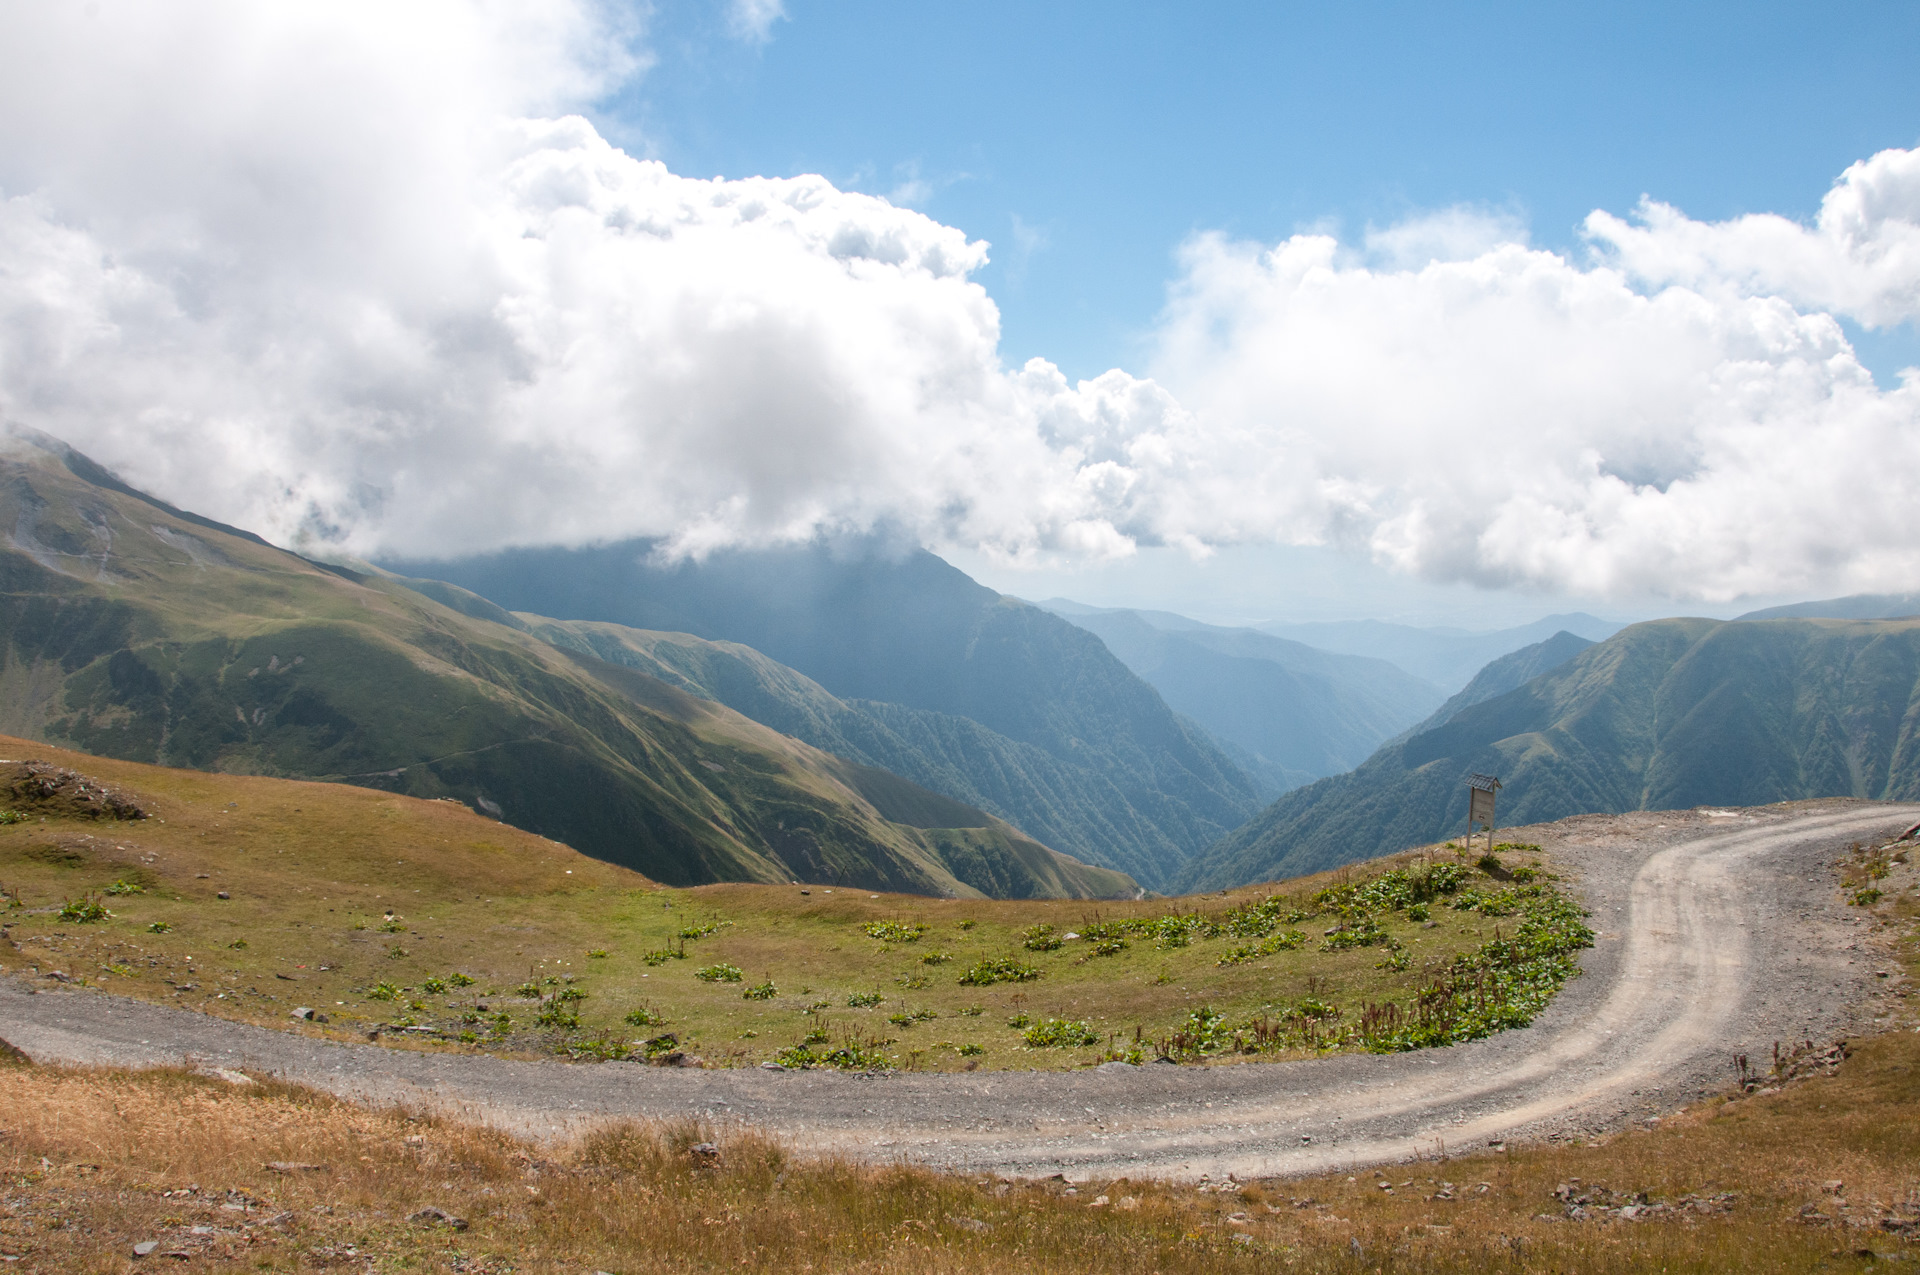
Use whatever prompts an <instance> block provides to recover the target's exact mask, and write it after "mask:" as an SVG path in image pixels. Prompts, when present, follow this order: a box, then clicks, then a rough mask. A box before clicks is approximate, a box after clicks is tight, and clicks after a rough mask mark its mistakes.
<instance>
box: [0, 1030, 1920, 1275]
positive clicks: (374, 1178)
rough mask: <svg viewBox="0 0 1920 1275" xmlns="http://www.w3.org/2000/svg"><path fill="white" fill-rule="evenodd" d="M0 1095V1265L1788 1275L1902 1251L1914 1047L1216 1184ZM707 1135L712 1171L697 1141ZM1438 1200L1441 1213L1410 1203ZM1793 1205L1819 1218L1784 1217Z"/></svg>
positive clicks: (325, 1108)
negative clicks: (1623, 1207) (1616, 1130)
mask: <svg viewBox="0 0 1920 1275" xmlns="http://www.w3.org/2000/svg"><path fill="white" fill-rule="evenodd" d="M0 1103H3V1104H4V1110H5V1111H6V1112H7V1113H8V1114H7V1116H6V1128H5V1135H4V1141H3V1142H0V1177H4V1179H5V1188H4V1190H5V1195H4V1215H0V1252H4V1253H5V1254H6V1255H8V1256H10V1257H15V1258H18V1259H19V1260H20V1265H19V1267H18V1269H23V1270H37V1271H61V1272H66V1271H102V1272H105V1271H114V1272H119V1271H124V1270H127V1269H129V1267H130V1260H129V1259H130V1256H131V1254H132V1253H133V1246H134V1245H135V1244H137V1243H139V1242H142V1241H154V1242H156V1243H157V1246H158V1247H157V1249H156V1251H155V1254H154V1255H153V1256H151V1257H148V1258H147V1259H144V1262H143V1265H144V1264H153V1263H155V1261H156V1260H157V1259H158V1258H159V1257H160V1256H161V1255H163V1254H166V1253H169V1252H177V1253H184V1254H187V1255H188V1256H187V1257H186V1258H185V1259H184V1261H182V1259H174V1260H173V1261H169V1262H167V1263H166V1264H167V1265H168V1266H169V1268H172V1267H173V1266H174V1265H175V1263H176V1262H178V1263H180V1266H181V1268H182V1269H189V1270H211V1271H243V1270H247V1271H251V1270H283V1271H290V1270H306V1269H313V1268H317V1267H331V1268H335V1269H346V1270H361V1269H365V1270H401V1269H413V1270H436V1271H506V1270H509V1269H511V1270H517V1271H528V1272H532V1271H554V1272H561V1271H566V1272H591V1271H596V1270H605V1271H611V1272H619V1273H620V1275H637V1273H638V1272H654V1271H706V1270H712V1271H720V1270H729V1271H737V1270H762V1271H780V1272H793V1271H822V1272H824V1271H888V1272H894V1271H897V1272H912V1273H920V1272H962V1271H966V1272H976V1271H981V1270H992V1271H1000V1270H1019V1271H1060V1272H1067V1271H1088V1272H1150V1271H1168V1272H1183V1271H1194V1272H1201V1271H1204V1272H1232V1271H1272V1270H1289V1271H1330V1272H1331V1271H1469V1270H1470V1271H1473V1272H1476V1273H1479V1275H1484V1273H1485V1272H1493V1271H1643V1270H1662V1271H1674V1272H1680V1271H1781V1272H1788V1271H1792V1272H1801V1271H1811V1270H1821V1269H1834V1270H1841V1269H1852V1268H1855V1267H1856V1266H1858V1265H1859V1263H1860V1262H1861V1261H1862V1260H1864V1259H1863V1258H1861V1257H1860V1256H1858V1254H1859V1253H1861V1252H1862V1251H1872V1252H1874V1253H1875V1254H1878V1255H1882V1256H1894V1255H1896V1254H1902V1255H1913V1254H1912V1252H1911V1246H1910V1245H1908V1244H1907V1242H1906V1241H1904V1240H1903V1239H1902V1238H1901V1237H1900V1236H1898V1235H1896V1234H1893V1233H1890V1232H1888V1231H1886V1230H1884V1229H1882V1227H1881V1223H1882V1219H1885V1218H1893V1219H1894V1220H1895V1221H1896V1222H1897V1223H1899V1224H1902V1225H1904V1224H1905V1222H1907V1221H1911V1220H1912V1219H1913V1218H1915V1217H1916V1212H1915V1209H1914V1206H1915V1205H1916V1204H1920V1194H1916V1193H1917V1192H1920V1036H1916V1035H1915V1034H1914V1033H1911V1032H1903V1033H1895V1034H1889V1035H1886V1036H1882V1037H1879V1038H1876V1039H1873V1040H1870V1041H1866V1042H1864V1043H1862V1045H1861V1046H1860V1047H1859V1048H1858V1049H1857V1050H1856V1051H1855V1053H1854V1055H1853V1057H1852V1058H1851V1059H1850V1060H1849V1061H1848V1062H1847V1063H1846V1064H1845V1065H1844V1066H1843V1067H1842V1069H1841V1070H1840V1072H1839V1074H1838V1075H1835V1076H1831V1077H1817V1078H1814V1079H1811V1080H1807V1081H1804V1082H1802V1083H1800V1084H1797V1085H1794V1086H1792V1087H1790V1088H1788V1089H1786V1090H1784V1091H1782V1092H1779V1093H1776V1094H1770V1095H1766V1096H1755V1097H1747V1098H1742V1099H1738V1100H1734V1101H1716V1102H1713V1103H1708V1104H1705V1105H1703V1106H1702V1107H1700V1108H1698V1109H1696V1110H1695V1111H1693V1112H1690V1113H1687V1114H1685V1115H1683V1116H1680V1117H1677V1118H1676V1119H1674V1120H1672V1121H1669V1122H1668V1123H1667V1124H1666V1125H1665V1126H1663V1127H1661V1128H1659V1129H1657V1130H1652V1131H1648V1132H1634V1133H1629V1134H1624V1135H1621V1136H1618V1137H1615V1138H1611V1139H1608V1140H1607V1141H1606V1142H1605V1143H1604V1144H1603V1145H1598V1146H1586V1145H1579V1146H1550V1147H1515V1148H1513V1149H1511V1150H1509V1151H1506V1152H1503V1153H1487V1154H1482V1155H1478V1156H1469V1157H1464V1158H1458V1159H1452V1160H1447V1161H1444V1162H1437V1163H1421V1164H1408V1165H1400V1166H1395V1167H1394V1168H1393V1169H1392V1171H1391V1172H1390V1173H1385V1174H1375V1173H1371V1172H1361V1173H1356V1174H1353V1175H1351V1176H1348V1175H1334V1176H1330V1177H1324V1178H1318V1179H1305V1180H1298V1181H1275V1182H1256V1183H1246V1184H1234V1185H1233V1186H1232V1187H1230V1189H1229V1190H1227V1191H1201V1190H1196V1189H1195V1188H1194V1187H1193V1186H1192V1185H1186V1186H1166V1185H1161V1184H1154V1183H1141V1182H1126V1181H1115V1182H1104V1181H1102V1182H1086V1183H1080V1184H1077V1185H1076V1186H1074V1187H1069V1186H1068V1184H1066V1183H1064V1182H1059V1181H1048V1182H1039V1183H1009V1182H1000V1181H994V1180H989V1179H979V1178H962V1177H957V1176H952V1175H943V1174H939V1173H933V1172H928V1171H925V1170H919V1169H911V1168H868V1167H859V1166H853V1165H848V1164H844V1163H832V1162H819V1161H807V1160H803V1159H799V1158H796V1157H793V1156H791V1155H789V1154H787V1153H785V1152H784V1151H783V1150H782V1149H780V1148H778V1147H776V1146H774V1145H772V1144H770V1143H768V1142H767V1141H765V1140H764V1139H761V1138H759V1137H757V1136H755V1135H752V1134H750V1133H735V1134H731V1135H728V1134H724V1133H716V1132H715V1131H712V1130H702V1129H698V1128H695V1127H692V1126H685V1127H640V1126H632V1125H615V1126H609V1127H607V1128H605V1129H603V1130H601V1131H599V1132H597V1133H596V1134H594V1135H592V1136H590V1137H588V1138H585V1139H583V1140H582V1141H579V1142H577V1143H574V1144H572V1145H569V1146H566V1147H561V1148H546V1149H543V1148H539V1147H535V1146H532V1145H529V1144H523V1143H519V1142H516V1141H514V1140H513V1139H511V1138H509V1137H507V1136H505V1135H502V1134H499V1133H496V1132H492V1131H489V1130H485V1129H481V1128H477V1127H472V1126H465V1125H461V1124H457V1123H452V1122H449V1121H444V1120H437V1119H429V1118H424V1117H420V1116H417V1115H413V1114H409V1113H406V1112H400V1111H385V1112H370V1111H365V1110H361V1109H358V1108H355V1107H352V1106H350V1105H346V1104H343V1103H340V1102H337V1101H335V1100H333V1099H330V1098H327V1097H324V1096H321V1095H318V1094H315V1093H313V1092H310V1091H306V1090H302V1089H298V1088H294V1087H290V1086H285V1085H280V1084H275V1083H271V1082H268V1083H258V1084H255V1085H252V1086H247V1087H235V1086H232V1085H230V1084H228V1083H226V1082H224V1081H220V1080H217V1079H207V1078H202V1077H198V1076H193V1075H188V1074H184V1073H180V1072H173V1071H155V1072H139V1073H126V1072H105V1071H102V1072H88V1071H76V1070H63V1069H53V1068H33V1067H25V1066H11V1067H6V1068H4V1069H0ZM708 1139H713V1140H715V1141H717V1142H718V1145H719V1151H718V1155H717V1157H714V1158H712V1161H711V1163H709V1157H706V1156H703V1155H700V1154H698V1153H696V1152H695V1151H694V1150H693V1148H694V1146H695V1144H696V1143H699V1142H703V1141H707V1140H708ZM270 1165H279V1166H280V1168H278V1169H275V1168H272V1167H268V1166H270ZM297 1165H306V1166H319V1167H311V1168H299V1167H293V1166H297ZM1573 1179H1578V1180H1579V1182H1580V1184H1581V1189H1583V1190H1588V1191H1591V1190H1593V1189H1594V1188H1596V1187H1601V1188H1606V1189H1608V1190H1611V1191H1613V1192H1619V1193H1632V1192H1640V1191H1643V1192H1646V1193H1647V1195H1648V1196H1649V1197H1650V1198H1652V1199H1654V1200H1660V1199H1667V1200H1675V1199H1679V1198H1681V1197H1683V1196H1689V1195H1694V1196H1717V1195H1721V1194H1723V1193H1731V1195H1732V1197H1733V1199H1732V1201H1731V1205H1730V1208H1729V1209H1728V1211H1726V1212H1724V1213H1707V1214H1695V1213H1682V1214H1680V1215H1678V1216H1670V1217H1664V1218H1660V1219H1657V1220H1652V1221H1620V1220H1589V1221H1571V1220H1564V1218H1563V1217H1562V1216H1561V1215H1562V1212H1563V1209H1562V1205H1561V1202H1560V1201H1559V1200H1557V1199H1555V1198H1554V1195H1553V1192H1554V1189H1555V1188H1556V1187H1557V1186H1558V1185H1559V1184H1561V1183H1563V1182H1567V1181H1570V1180H1573ZM1833 1181H1839V1182H1841V1183H1844V1185H1843V1186H1842V1187H1841V1188H1840V1189H1839V1190H1838V1191H1837V1192H1836V1191H1834V1190H1833V1189H1832V1188H1831V1187H1830V1186H1828V1185H1826V1184H1828V1183H1831V1182H1833ZM1382 1182H1386V1183H1389V1184H1391V1185H1392V1186H1393V1190H1392V1191H1391V1192H1389V1191H1386V1190H1383V1189H1382V1187H1381V1183H1382ZM1444 1183H1451V1184H1453V1189H1452V1190H1451V1191H1450V1192H1446V1194H1450V1195H1452V1196H1453V1197H1454V1198H1452V1199H1434V1198H1430V1197H1433V1196H1435V1195H1438V1194H1441V1193H1442V1184H1444ZM1483 1186H1484V1189H1482V1188H1483ZM1808 1205H1812V1206H1814V1208H1815V1209H1816V1211H1818V1212H1819V1213H1820V1214H1821V1215H1822V1218H1823V1219H1824V1220H1817V1221H1811V1222H1809V1221H1806V1220H1803V1219H1802V1217H1801V1212H1802V1210H1803V1208H1804V1207H1805V1206H1808ZM425 1209H438V1210H441V1211H443V1212H444V1213H445V1214H447V1215H450V1216H451V1217H457V1218H459V1219H460V1220H461V1222H462V1223H463V1224H464V1225H463V1226H462V1227H461V1229H455V1227H454V1225H453V1224H451V1223H450V1222H448V1221H445V1220H441V1219H436V1218H435V1217H433V1216H431V1215H429V1216H425V1217H420V1216H417V1215H419V1214H420V1213H421V1211H422V1210H425ZM1543 1215H1544V1216H1543ZM410 1219H411V1220H410ZM196 1227H200V1228H205V1230H204V1231H203V1232H202V1233H198V1234H196V1233H195V1231H194V1228H196Z"/></svg>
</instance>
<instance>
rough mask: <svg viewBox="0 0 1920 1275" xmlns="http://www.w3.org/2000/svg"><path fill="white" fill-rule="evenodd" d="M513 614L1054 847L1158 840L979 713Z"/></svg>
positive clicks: (700, 645)
mask: <svg viewBox="0 0 1920 1275" xmlns="http://www.w3.org/2000/svg"><path fill="white" fill-rule="evenodd" d="M443 587H450V586H443ZM515 618H516V620H517V621H518V622H521V623H524V624H526V625H527V627H528V630H529V631H530V632H532V633H534V634H536V635H537V636H539V637H541V638H544V639H546V640H547V641H549V642H552V643H553V644H554V645H556V646H561V647H565V648H568V649H571V650H577V651H580V652H583V653H585V654H589V655H592V656H594V657H596V658H598V659H602V660H605V661H608V662H609V663H613V664H622V665H626V666H628V667H631V668H637V669H640V670H642V671H643V672H646V673H648V674H649V675H651V676H653V677H656V678H658V679H660V680H661V681H663V682H667V683H669V684H671V685H674V686H678V687H680V688H681V689H683V690H686V691H689V692H691V693H693V694H695V695H700V696H704V697H706V698H708V699H713V700H718V701H719V702H720V703H722V704H725V705H726V706H727V707H729V708H731V709H734V710H735V711H737V712H740V713H744V714H745V715H747V716H748V717H751V718H753V719H754V720H755V721H757V722H760V723H762V724H764V725H767V726H771V727H772V728H773V729H775V730H777V731H780V732H781V733H782V734H786V735H791V736H793V737H795V738H796V739H802V740H805V741H806V742H807V743H809V744H812V745H813V746H815V747H816V748H821V749H824V750H826V751H827V752H830V753H833V754H835V755H836V756H839V757H844V758H847V759H849V760H851V761H854V762H858V763H861V764H863V765H867V766H873V767H878V768H880V769H882V770H885V771H891V772H892V773H894V774H896V775H902V776H905V777H906V778H908V779H910V780H913V781H914V782H915V783H917V784H919V785H922V786H924V787H925V788H927V789H931V790H933V791H934V792H938V793H942V794H945V795H946V796H947V797H949V798H954V799H958V801H962V802H966V803H969V804H970V805H971V806H974V807H978V808H979V809H980V810H987V811H991V812H993V813H994V814H997V815H1000V816H1001V817H1003V818H1005V819H1007V820H1009V821H1010V822H1013V823H1016V824H1018V825H1019V826H1020V827H1021V828H1024V829H1027V830H1029V831H1031V832H1032V834H1033V835H1034V836H1035V837H1038V838H1039V839H1041V840H1042V841H1044V842H1045V843H1046V844H1048V845H1050V846H1061V845H1065V846H1070V847H1075V848H1078V847H1080V846H1084V845H1093V846H1099V845H1106V844H1116V843H1118V844H1129V843H1132V844H1139V843H1142V842H1147V841H1149V840H1151V839H1152V838H1153V837H1154V836H1155V835H1156V833H1155V830H1154V829H1153V828H1151V827H1149V826H1143V821H1142V819H1141V816H1140V814H1139V812H1138V811H1136V810H1135V809H1134V807H1133V806H1132V805H1131V804H1130V803H1129V802H1128V801H1127V800H1126V798H1125V797H1124V796H1123V795H1122V794H1121V793H1120V792H1118V791H1117V790H1116V789H1115V788H1114V786H1113V784H1112V782H1111V781H1109V780H1108V779H1107V777H1106V776H1105V775H1103V774H1101V773H1099V772H1098V771H1095V770H1093V769H1091V768H1089V767H1086V766H1079V765H1075V764H1073V763H1072V762H1063V761H1060V760H1058V759H1056V758H1055V757H1053V756H1052V755H1051V754H1049V753H1047V752H1045V751H1044V750H1042V749H1040V748H1038V747H1036V746H1034V745H1032V744H1024V743H1020V742H1019V741H1017V740H1012V739H1008V738H1007V737H1006V736H1004V735H1001V734H999V733H997V732H995V731H991V730H988V729H987V728H986V727H984V726H982V725H980V724H979V723H978V722H975V721H973V720H972V719H970V718H966V717H957V716H954V715H952V714H948V713H935V712H932V711H930V710H927V709H920V708H908V707H906V706H905V705H901V704H887V703H882V702H880V701H878V700H860V699H849V700H843V699H840V698H838V697H837V696H835V695H832V694H830V693H829V692H828V691H827V690H826V688H824V687H822V686H821V685H820V684H819V683H818V682H815V681H814V680H813V679H812V678H810V677H807V676H806V675H805V674H802V673H798V672H795V671H794V670H793V669H790V668H788V667H787V666H786V665H784V664H780V663H777V662H775V661H774V660H771V659H769V658H767V657H766V656H764V655H762V654H761V653H760V652H758V651H756V650H754V649H753V648H752V647H749V646H743V645H741V644H740V643H737V642H709V641H707V640H705V639H703V638H696V637H693V636H692V635H690V634H686V633H656V632H650V631H648V630H643V629H630V628H627V627H625V626H624V625H619V624H609V623H604V622H599V621H591V620H550V619H546V618H545V617H541V616H535V615H532V614H531V613H522V614H521V615H519V616H517V617H515Z"/></svg>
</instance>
